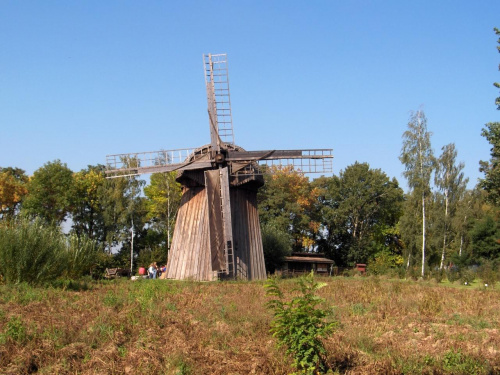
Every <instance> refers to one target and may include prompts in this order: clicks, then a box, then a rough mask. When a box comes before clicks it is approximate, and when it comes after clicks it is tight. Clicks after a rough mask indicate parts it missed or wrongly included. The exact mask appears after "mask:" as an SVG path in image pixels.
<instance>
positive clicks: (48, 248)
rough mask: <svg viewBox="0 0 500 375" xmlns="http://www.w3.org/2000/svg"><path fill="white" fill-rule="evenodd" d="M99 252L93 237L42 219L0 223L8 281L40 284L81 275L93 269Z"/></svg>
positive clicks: (1, 273)
mask: <svg viewBox="0 0 500 375" xmlns="http://www.w3.org/2000/svg"><path fill="white" fill-rule="evenodd" d="M97 254H98V248H97V245H96V243H95V242H94V241H93V240H90V239H88V238H87V237H84V236H80V237H77V236H76V235H71V236H69V238H66V236H65V235H64V234H63V233H62V232H61V230H60V228H58V227H56V226H50V225H46V224H45V223H44V222H43V221H42V220H41V219H38V218H36V219H34V220H32V221H31V220H29V219H27V218H21V219H17V220H14V221H11V222H4V223H0V278H1V280H2V281H3V282H5V283H7V284H19V283H23V282H26V283H28V284H31V285H40V284H43V283H46V282H51V281H53V280H55V279H57V278H58V277H60V276H65V277H67V278H78V277H80V276H82V275H84V274H88V273H90V271H91V268H92V265H93V263H94V261H95V258H96V255H97Z"/></svg>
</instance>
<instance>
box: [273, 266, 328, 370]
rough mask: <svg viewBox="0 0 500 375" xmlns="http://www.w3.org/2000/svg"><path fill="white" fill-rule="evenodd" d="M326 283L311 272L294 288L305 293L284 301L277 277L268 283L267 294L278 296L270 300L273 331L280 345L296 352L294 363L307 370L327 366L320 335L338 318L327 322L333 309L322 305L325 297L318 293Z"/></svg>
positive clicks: (325, 332) (293, 354)
mask: <svg viewBox="0 0 500 375" xmlns="http://www.w3.org/2000/svg"><path fill="white" fill-rule="evenodd" d="M325 285H326V284H325V283H317V282H316V281H315V280H314V273H313V272H311V273H310V274H309V275H308V276H302V277H300V278H299V279H298V287H297V288H296V289H294V291H300V293H301V295H299V296H298V297H295V298H292V300H291V301H289V302H284V301H283V298H284V296H283V293H282V291H281V290H280V288H279V286H278V284H277V281H276V279H275V278H272V279H269V280H268V282H267V283H266V289H267V291H266V294H267V295H269V296H273V297H275V298H274V299H272V300H270V301H269V302H268V303H267V306H268V308H269V309H271V310H272V311H273V313H274V319H273V321H272V323H271V332H272V333H273V336H274V337H276V338H277V339H278V345H279V346H280V347H281V346H284V347H286V353H287V354H289V355H292V357H293V364H294V366H295V367H296V368H297V369H299V370H300V371H301V373H304V374H314V373H318V371H320V370H324V369H325V362H324V360H323V358H322V357H323V356H324V355H325V348H324V346H323V343H322V342H321V340H320V339H321V338H322V337H325V336H326V335H328V334H329V333H331V332H332V331H333V329H334V327H335V326H336V325H337V322H333V321H332V322H326V321H325V318H326V317H327V316H329V315H330V313H329V311H327V310H324V309H321V308H319V307H318V305H319V304H320V303H322V302H324V299H323V298H320V297H318V296H316V291H317V290H318V289H320V288H322V287H324V286H325Z"/></svg>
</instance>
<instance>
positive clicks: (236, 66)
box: [0, 0, 500, 186]
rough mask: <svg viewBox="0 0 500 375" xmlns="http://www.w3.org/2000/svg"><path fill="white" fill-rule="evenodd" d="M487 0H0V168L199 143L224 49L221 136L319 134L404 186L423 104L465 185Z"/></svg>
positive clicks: (101, 159)
mask: <svg viewBox="0 0 500 375" xmlns="http://www.w3.org/2000/svg"><path fill="white" fill-rule="evenodd" d="M493 27H500V1H499V0H480V1H469V0H467V1H465V0H453V1H451V0H443V1H435V0H419V1H412V0H405V1H401V0H384V1H382V0H380V1H374V0H372V1H368V0H330V1H321V0H317V1H305V0H304V1H294V0H287V1H269V0H265V1H255V0H252V1H246V0H239V1H206V0H205V1H127V0H120V1H112V0H107V1H91V0H85V1H83V0H81V1H66V0H61V1H50V0H47V1H8V0H1V1H0V166H3V167H6V166H17V167H20V168H23V169H25V170H26V171H27V172H28V173H29V174H32V173H33V172H34V171H35V170H36V169H37V168H39V167H41V166H42V165H43V164H44V163H46V162H48V161H52V160H55V159H60V160H61V161H63V162H65V163H67V165H68V167H69V168H71V169H72V170H73V171H78V170H80V169H82V168H85V167H86V166H87V165H89V164H98V163H101V164H104V163H105V157H106V155H107V154H115V153H127V152H139V151H150V150H151V151H154V150H159V149H177V148H190V147H198V146H201V145H203V144H206V143H209V139H210V137H209V128H208V118H207V112H206V107H207V105H206V97H205V82H204V76H203V64H202V54H203V53H227V54H228V60H229V76H230V86H231V101H232V110H233V124H234V132H235V141H236V143H237V144H238V145H240V146H241V147H243V148H245V149H247V150H261V149H295V148H299V149H300V148H333V152H334V156H335V159H334V173H335V174H338V173H339V171H340V170H342V169H345V168H346V167H347V166H349V165H351V164H353V163H354V162H356V161H359V162H368V163H369V164H370V166H371V167H372V168H380V169H382V170H383V171H384V172H385V173H386V174H387V175H389V176H390V177H396V178H397V179H398V180H399V181H400V182H401V184H402V185H403V186H405V182H404V179H403V177H402V176H401V173H402V172H403V166H402V165H401V163H400V161H399V159H398V156H399V154H400V150H401V144H402V140H401V135H402V134H403V132H404V131H405V130H406V128H407V122H408V119H409V115H410V111H412V110H417V109H419V108H422V109H423V110H424V111H425V113H426V115H427V119H428V129H429V130H430V131H431V132H432V133H433V136H432V139H431V141H432V146H433V148H434V150H435V153H436V154H440V152H441V147H443V146H444V145H446V144H448V143H452V142H453V143H455V145H456V147H457V150H458V159H459V160H460V161H463V162H464V163H465V164H466V167H465V174H466V175H467V176H468V177H469V178H470V179H471V183H472V185H474V184H475V183H476V182H477V179H478V178H479V177H481V176H482V175H481V174H480V173H479V171H478V162H479V160H487V159H489V145H488V143H487V141H486V140H485V139H484V138H483V137H481V135H480V134H481V129H482V128H483V126H484V124H485V123H487V122H492V121H500V111H496V107H495V105H494V100H495V98H496V97H497V96H498V95H499V92H498V89H496V88H495V87H494V86H493V82H495V81H496V82H498V81H500V72H499V71H498V65H499V63H500V54H499V53H498V52H497V50H496V46H497V43H496V40H497V36H496V35H495V34H494V32H493Z"/></svg>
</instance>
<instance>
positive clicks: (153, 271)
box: [148, 262, 167, 279]
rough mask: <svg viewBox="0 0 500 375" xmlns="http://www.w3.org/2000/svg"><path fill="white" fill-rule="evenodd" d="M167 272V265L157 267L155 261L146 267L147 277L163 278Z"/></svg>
mask: <svg viewBox="0 0 500 375" xmlns="http://www.w3.org/2000/svg"><path fill="white" fill-rule="evenodd" d="M166 272H167V265H164V266H163V267H159V266H158V265H157V264H156V262H153V263H151V264H150V265H149V267H148V279H156V278H159V279H164V278H165V276H166V275H167V274H166Z"/></svg>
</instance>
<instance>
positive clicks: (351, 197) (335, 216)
mask: <svg viewBox="0 0 500 375" xmlns="http://www.w3.org/2000/svg"><path fill="white" fill-rule="evenodd" d="M312 185H313V186H314V187H315V188H317V189H318V191H320V194H319V198H318V202H319V206H320V207H321V215H320V216H321V218H322V220H321V224H322V226H321V228H322V230H321V231H320V233H322V236H323V237H322V241H320V250H321V251H323V252H325V253H326V254H327V255H328V256H330V257H331V258H332V259H333V260H334V261H335V262H336V264H337V265H341V266H345V265H347V264H348V263H350V262H367V261H368V259H369V258H370V256H372V255H373V252H375V251H380V250H382V248H383V247H385V246H388V244H389V242H390V238H391V236H390V233H391V231H389V230H388V228H390V227H393V226H395V225H396V223H397V222H398V220H399V217H400V216H401V210H402V203H403V190H402V189H401V188H400V187H399V184H398V182H397V180H396V179H394V178H393V179H392V180H391V179H390V178H389V177H388V176H387V175H386V174H385V173H384V172H382V171H381V170H380V169H371V168H370V166H369V164H368V163H358V162H356V163H355V164H353V165H350V166H349V167H347V168H346V169H345V170H344V171H341V172H340V174H339V176H333V177H321V178H318V179H316V180H314V181H313V183H312Z"/></svg>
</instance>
